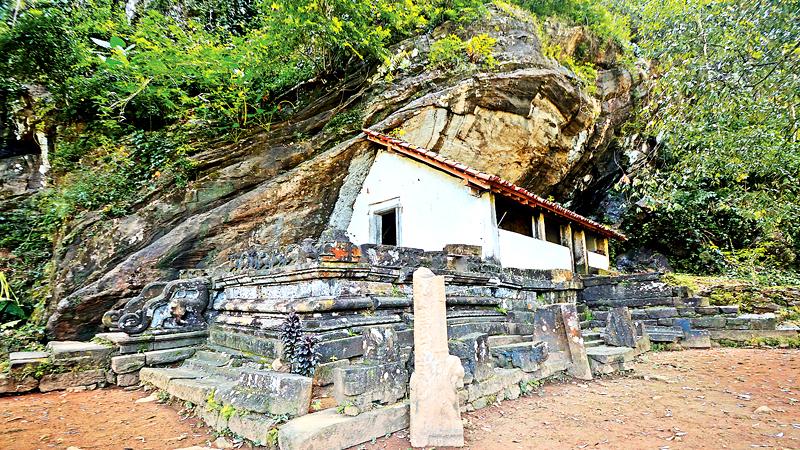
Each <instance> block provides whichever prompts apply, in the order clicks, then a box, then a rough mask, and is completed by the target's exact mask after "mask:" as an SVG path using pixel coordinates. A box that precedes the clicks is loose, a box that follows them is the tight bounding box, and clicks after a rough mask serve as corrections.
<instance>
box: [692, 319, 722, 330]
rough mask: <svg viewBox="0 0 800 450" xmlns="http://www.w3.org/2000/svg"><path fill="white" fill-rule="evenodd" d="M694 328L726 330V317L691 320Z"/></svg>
mask: <svg viewBox="0 0 800 450" xmlns="http://www.w3.org/2000/svg"><path fill="white" fill-rule="evenodd" d="M690 320H691V322H692V326H693V327H697V328H725V323H726V318H725V317H724V316H705V317H696V318H693V319H690Z"/></svg>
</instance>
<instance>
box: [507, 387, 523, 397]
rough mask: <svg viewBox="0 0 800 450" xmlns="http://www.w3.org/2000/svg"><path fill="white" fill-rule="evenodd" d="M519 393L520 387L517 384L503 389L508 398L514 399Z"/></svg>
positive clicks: (520, 392)
mask: <svg viewBox="0 0 800 450" xmlns="http://www.w3.org/2000/svg"><path fill="white" fill-rule="evenodd" d="M521 394H522V389H520V387H519V384H515V385H513V386H509V387H507V388H506V389H505V397H506V398H507V399H509V400H516V399H518V398H519V396H520V395H521Z"/></svg>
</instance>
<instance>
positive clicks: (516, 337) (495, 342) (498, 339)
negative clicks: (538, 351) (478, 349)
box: [486, 334, 533, 347]
mask: <svg viewBox="0 0 800 450" xmlns="http://www.w3.org/2000/svg"><path fill="white" fill-rule="evenodd" d="M486 341H487V343H488V344H489V347H499V346H501V345H509V344H519V343H520V342H531V341H533V336H532V335H523V334H501V335H497V336H489V337H487V338H486Z"/></svg>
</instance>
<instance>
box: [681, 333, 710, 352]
mask: <svg viewBox="0 0 800 450" xmlns="http://www.w3.org/2000/svg"><path fill="white" fill-rule="evenodd" d="M681 346H682V347H684V348H711V335H710V334H709V333H708V331H706V330H689V331H685V332H684V334H683V339H682V340H681Z"/></svg>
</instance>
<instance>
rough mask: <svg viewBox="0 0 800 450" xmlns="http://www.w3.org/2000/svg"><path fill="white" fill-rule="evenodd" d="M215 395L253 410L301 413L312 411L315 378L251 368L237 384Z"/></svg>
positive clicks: (291, 414) (237, 406)
mask: <svg viewBox="0 0 800 450" xmlns="http://www.w3.org/2000/svg"><path fill="white" fill-rule="evenodd" d="M215 399H216V400H217V402H219V403H223V404H230V405H233V406H234V407H235V408H236V409H241V410H246V411H251V412H257V413H268V414H274V415H282V414H288V415H290V416H292V417H294V416H301V415H303V414H306V413H308V408H309V406H310V404H311V378H309V377H304V376H300V375H295V374H290V373H283V372H273V371H267V370H247V371H244V372H243V373H242V374H241V376H240V377H239V380H238V382H237V384H236V385H235V386H234V387H232V388H230V389H219V390H217V392H216V394H215Z"/></svg>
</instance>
